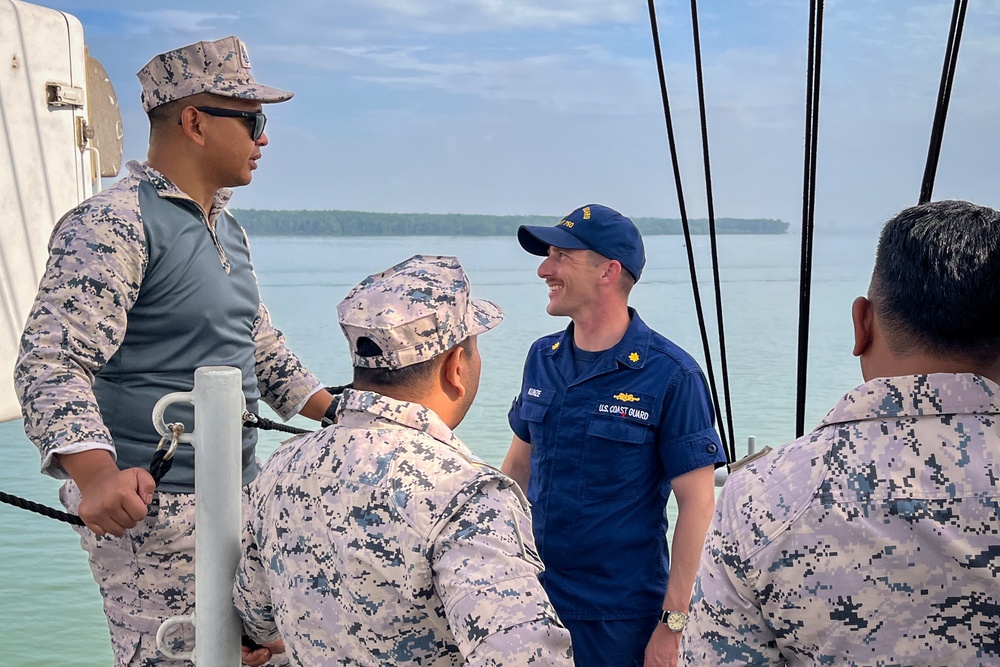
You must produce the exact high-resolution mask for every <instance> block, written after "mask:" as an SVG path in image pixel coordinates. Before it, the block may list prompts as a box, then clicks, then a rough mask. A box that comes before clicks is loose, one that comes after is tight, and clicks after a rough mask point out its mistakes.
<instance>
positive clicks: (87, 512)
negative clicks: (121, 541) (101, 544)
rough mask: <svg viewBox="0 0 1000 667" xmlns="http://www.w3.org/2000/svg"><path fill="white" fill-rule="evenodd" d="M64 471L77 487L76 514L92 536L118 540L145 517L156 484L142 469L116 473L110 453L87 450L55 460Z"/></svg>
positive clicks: (116, 468) (116, 467)
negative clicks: (77, 507)
mask: <svg viewBox="0 0 1000 667" xmlns="http://www.w3.org/2000/svg"><path fill="white" fill-rule="evenodd" d="M59 463H61V464H62V466H63V468H65V470H66V472H68V473H69V474H70V476H71V477H72V478H73V480H74V481H75V482H76V485H77V486H78V487H80V496H81V500H80V507H79V509H78V510H77V512H78V513H79V515H80V518H81V519H83V522H84V523H85V524H87V528H90V529H91V530H92V531H94V534H95V535H104V534H106V533H111V534H112V535H114V536H115V537H121V536H122V535H124V534H125V531H126V530H128V529H129V528H132V527H133V526H135V525H136V524H137V523H139V522H140V521H142V520H143V518H145V516H146V506H147V505H149V503H151V502H153V491H155V490H156V482H154V481H153V476H152V475H150V474H149V473H148V472H147V471H145V470H143V469H142V468H129V469H128V470H119V469H118V466H117V465H115V461H114V459H112V458H111V454H110V453H108V452H107V451H105V450H103V449H90V450H87V451H84V452H78V453H76V454H67V455H65V456H60V457H59Z"/></svg>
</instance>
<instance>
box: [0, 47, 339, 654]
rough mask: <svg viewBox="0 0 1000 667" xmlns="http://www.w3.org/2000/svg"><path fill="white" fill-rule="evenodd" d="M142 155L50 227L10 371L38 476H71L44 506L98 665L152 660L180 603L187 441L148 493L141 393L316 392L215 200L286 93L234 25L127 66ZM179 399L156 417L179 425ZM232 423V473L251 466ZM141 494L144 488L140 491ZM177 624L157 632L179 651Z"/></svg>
mask: <svg viewBox="0 0 1000 667" xmlns="http://www.w3.org/2000/svg"><path fill="white" fill-rule="evenodd" d="M138 77H139V80H140V81H141V83H142V104H143V107H144V108H145V110H146V112H147V113H148V115H149V121H150V141H149V155H148V161H147V162H145V163H143V164H139V163H137V162H130V163H129V164H128V165H127V168H128V171H129V173H128V175H127V176H126V177H125V178H123V179H122V180H121V181H119V182H118V183H117V184H116V185H115V186H113V187H111V188H109V189H107V190H105V191H103V192H101V193H99V194H97V195H95V196H94V197H91V198H90V199H88V200H87V201H85V202H83V203H82V204H80V205H79V206H78V207H76V208H75V209H73V210H72V211H70V212H69V213H67V214H66V215H65V216H64V217H63V218H62V220H60V221H59V223H58V225H57V226H56V229H55V231H54V233H53V236H52V239H51V242H50V257H49V261H48V265H47V267H46V270H45V275H44V276H43V278H42V280H41V284H40V287H39V291H38V296H37V298H36V300H35V305H34V307H33V309H32V312H31V314H30V316H29V318H28V322H27V326H26V329H25V331H24V335H23V338H22V340H21V349H20V355H19V359H18V363H17V367H16V370H15V383H16V385H17V388H18V391H19V394H20V400H21V405H22V410H23V414H24V424H25V430H26V432H27V434H28V436H29V437H30V438H31V440H32V441H33V442H34V443H35V444H36V445H37V446H38V448H39V450H40V452H41V456H42V462H41V469H42V472H43V473H46V474H49V475H51V476H53V477H56V478H68V477H69V478H72V481H70V482H68V483H67V484H66V485H65V486H64V487H63V490H62V494H61V496H62V500H63V503H64V504H65V505H66V507H67V508H68V509H69V511H71V512H76V513H78V514H79V515H80V517H81V518H82V519H83V520H84V522H85V523H86V525H87V527H86V529H80V531H79V532H80V535H81V541H82V544H83V546H84V548H85V549H86V550H87V551H88V552H89V553H90V561H91V565H92V568H93V570H94V576H95V578H96V580H97V582H98V584H99V585H100V588H101V593H102V595H103V596H104V608H105V613H106V615H107V617H108V624H109V627H110V629H111V640H112V645H113V648H114V653H115V661H116V665H118V666H119V667H124V666H125V665H188V664H190V663H188V662H182V661H172V660H167V659H165V658H163V656H161V655H160V654H159V653H158V651H157V650H156V647H155V634H156V631H157V629H158V628H159V626H160V624H161V622H162V621H163V620H164V619H166V618H167V617H170V616H174V615H180V614H188V613H190V612H191V606H192V604H193V602H194V576H193V570H194V531H193V522H194V495H193V491H194V452H193V450H192V448H190V447H181V448H180V449H178V450H177V453H176V455H175V457H174V462H173V467H172V469H171V470H170V472H169V473H167V474H166V476H164V477H163V479H162V481H161V483H160V484H159V486H158V487H156V486H155V484H154V481H153V478H152V477H151V476H150V474H149V473H148V472H147V471H146V470H145V468H146V467H147V466H148V465H149V463H150V461H151V459H152V456H153V452H154V450H155V449H156V445H157V442H158V440H159V436H158V434H157V433H156V432H155V430H154V429H153V427H152V423H151V419H150V417H151V412H152V408H153V405H154V404H155V403H156V401H157V400H158V399H159V398H161V397H162V396H163V395H164V394H167V393H169V392H174V391H187V390H190V389H191V387H192V385H193V375H194V370H195V369H196V368H198V367H199V366H213V365H219V366H233V367H236V368H240V369H241V370H242V371H243V390H244V394H245V397H246V403H247V407H248V409H249V410H251V411H254V412H256V406H257V402H258V400H259V399H261V398H262V399H263V400H264V401H266V402H267V403H268V404H269V405H271V407H273V408H274V409H275V410H276V411H277V412H278V413H279V414H280V415H281V416H282V417H286V418H287V417H290V416H291V415H294V414H296V413H299V412H301V413H302V414H304V415H306V416H309V417H312V418H316V419H319V418H320V417H322V416H323V413H324V411H325V410H326V409H327V406H328V405H329V404H330V402H331V400H332V397H331V396H330V395H329V394H328V393H327V392H326V391H323V390H322V388H321V385H320V383H319V381H318V380H317V379H316V377H314V376H313V375H312V374H311V373H310V372H308V371H307V370H306V369H305V368H304V367H303V366H302V364H301V363H300V362H299V360H298V359H297V358H296V357H295V356H294V355H293V354H292V353H291V352H290V351H289V350H288V349H287V348H286V347H285V343H284V339H283V337H282V335H281V332H279V331H278V330H277V329H275V328H274V327H272V326H271V322H270V319H269V317H268V313H267V310H266V309H265V308H264V306H263V304H262V303H261V301H260V295H259V294H258V291H257V283H256V280H255V278H254V275H253V267H252V265H251V262H250V252H249V247H248V243H247V239H246V235H245V234H244V232H243V229H242V227H240V225H239V224H238V223H237V222H236V220H235V219H234V218H233V217H232V216H231V215H230V214H229V213H228V212H227V211H226V210H225V206H226V203H227V202H228V201H229V199H230V197H231V194H232V193H231V191H230V190H229V189H228V188H230V187H233V186H239V185H246V184H248V183H249V182H250V180H251V178H252V172H253V170H254V169H256V168H257V161H258V160H259V159H260V157H261V149H262V147H264V146H266V145H267V143H268V141H267V135H265V134H264V133H263V129H264V120H265V119H264V115H263V113H261V105H262V104H264V103H271V102H281V101H284V100H287V99H288V98H290V97H291V96H292V94H291V93H288V92H285V91H282V90H277V89H274V88H268V87H266V86H261V85H259V84H257V83H256V82H254V80H253V77H252V76H251V75H250V61H249V58H248V56H247V52H246V47H245V46H244V44H243V42H241V41H240V40H239V39H237V38H236V37H228V38H225V39H221V40H218V41H215V42H199V43H197V44H192V45H190V46H185V47H182V48H179V49H176V50H174V51H170V52H168V53H164V54H161V55H159V56H156V57H155V58H153V59H152V60H151V61H150V62H149V63H148V64H147V65H146V66H145V67H143V68H142V70H140V71H139V73H138ZM192 419H193V415H192V410H191V408H190V406H174V407H173V408H171V409H170V411H169V412H168V414H167V421H170V422H174V421H179V422H182V423H183V424H185V426H187V427H188V429H190V428H192V426H193V423H192ZM255 444H256V432H255V431H253V430H251V429H245V430H244V433H243V481H244V483H249V482H250V480H251V479H253V477H254V476H255V475H256V472H257V464H256V460H255V457H254V447H255ZM154 490H155V492H154ZM193 635H194V632H193V629H192V628H191V627H190V626H183V625H182V626H175V628H174V630H173V631H172V632H171V633H168V634H167V638H166V639H167V641H168V642H169V643H170V644H171V645H172V646H173V648H174V649H177V650H179V649H182V648H183V647H184V645H185V644H188V648H190V642H191V641H192V640H193Z"/></svg>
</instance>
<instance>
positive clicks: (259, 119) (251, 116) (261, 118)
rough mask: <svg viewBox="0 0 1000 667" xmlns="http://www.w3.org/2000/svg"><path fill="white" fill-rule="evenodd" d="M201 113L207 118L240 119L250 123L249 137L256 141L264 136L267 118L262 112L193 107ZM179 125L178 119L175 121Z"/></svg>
mask: <svg viewBox="0 0 1000 667" xmlns="http://www.w3.org/2000/svg"><path fill="white" fill-rule="evenodd" d="M195 109H197V110H198V111H201V112H202V113H207V114H208V115H209V116H221V117H222V118H242V119H244V120H246V121H247V122H249V123H250V137H251V138H252V139H253V140H254V141H257V140H258V139H260V136H261V135H262V134H264V126H265V125H266V124H267V116H265V115H264V112H263V111H237V110H236V109H222V108H219V107H195ZM177 124H178V125H180V124H181V121H180V119H178V120H177Z"/></svg>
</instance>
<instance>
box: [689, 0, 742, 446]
mask: <svg viewBox="0 0 1000 667" xmlns="http://www.w3.org/2000/svg"><path fill="white" fill-rule="evenodd" d="M691 30H692V32H693V33H694V63H695V73H696V74H697V78H698V111H699V113H700V117H701V152H702V160H703V162H704V165H705V197H706V199H707V200H708V234H709V239H710V240H711V245H712V284H713V285H714V286H715V318H716V322H717V323H718V325H719V365H720V366H721V367H722V396H723V400H724V401H725V403H726V415H725V421H726V427H727V428H728V430H729V451H728V456H729V460H730V461H735V460H736V433H735V431H734V429H733V403H732V399H731V395H730V391H729V362H728V359H727V358H726V327H725V324H724V322H725V320H724V319H723V317H722V280H721V279H720V278H719V243H718V235H717V234H716V231H715V198H714V197H713V196H712V166H711V161H710V160H709V151H708V114H707V113H706V111H705V77H704V75H703V69H702V66H701V36H700V34H699V30H698V0H691ZM722 419H723V417H722V415H720V416H719V422H720V430H721V422H722Z"/></svg>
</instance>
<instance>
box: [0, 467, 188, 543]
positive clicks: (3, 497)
mask: <svg viewBox="0 0 1000 667" xmlns="http://www.w3.org/2000/svg"><path fill="white" fill-rule="evenodd" d="M166 453H167V450H166V449H158V450H156V452H155V453H154V454H153V460H152V461H151V462H150V464H149V474H150V475H152V476H153V481H155V482H156V485H157V486H159V485H160V480H161V479H163V476H164V475H166V474H167V472H169V471H170V466H172V465H173V463H174V460H173V458H169V459H166V460H164V458H163V457H164V456H165V455H166ZM0 502H3V503H6V504H8V505H13V506H14V507H20V508H21V509H23V510H28V511H29V512H34V513H35V514H41V515H42V516H47V517H49V518H50V519H55V520H56V521H64V522H66V523H68V524H71V525H73V526H86V525H87V524H85V523H84V522H83V519H81V518H80V517H79V516H77V515H76V514H70V513H68V512H63V511H62V510H57V509H53V508H51V507H47V506H46V505H42V504H40V503H36V502H33V501H31V500H27V499H26V498H21V497H18V496H15V495H11V494H9V493H4V492H3V491H0Z"/></svg>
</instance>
